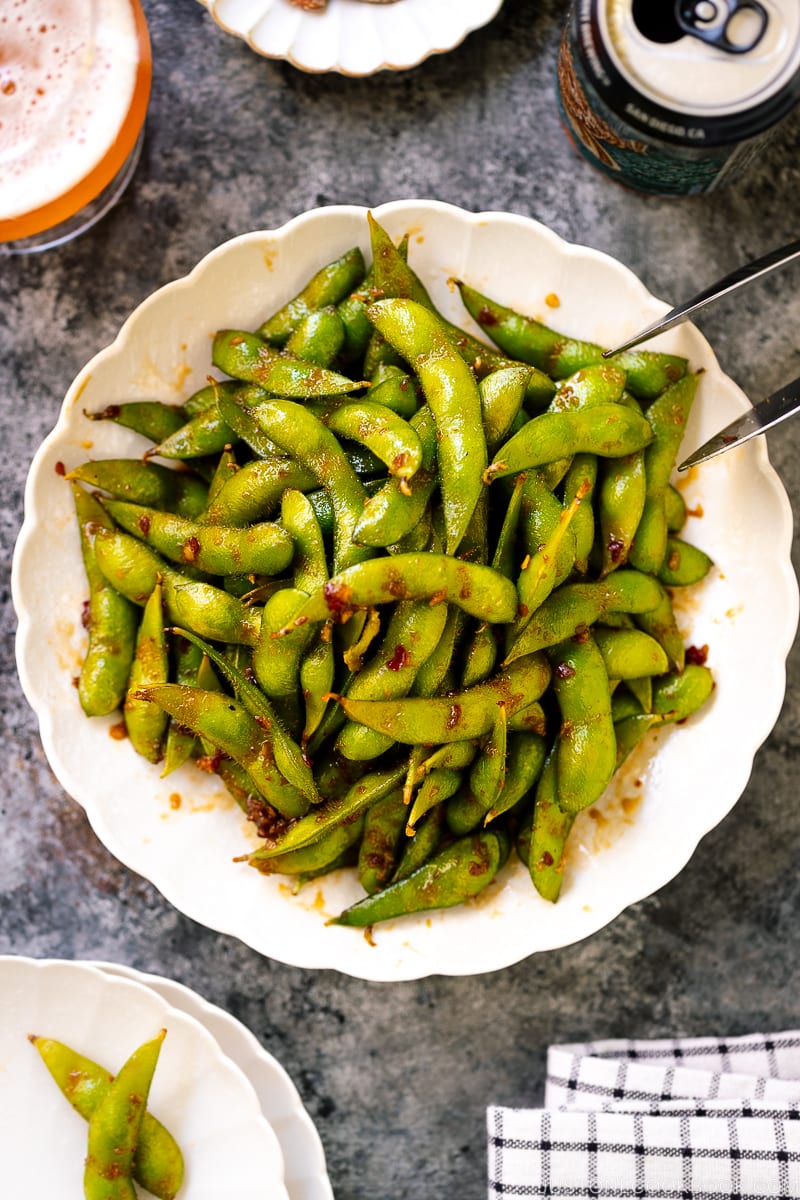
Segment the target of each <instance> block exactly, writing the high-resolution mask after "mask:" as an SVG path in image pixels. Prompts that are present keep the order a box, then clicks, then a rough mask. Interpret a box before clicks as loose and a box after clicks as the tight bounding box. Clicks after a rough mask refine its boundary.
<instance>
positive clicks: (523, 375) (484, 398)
mask: <svg viewBox="0 0 800 1200" xmlns="http://www.w3.org/2000/svg"><path fill="white" fill-rule="evenodd" d="M530 374H531V371H530V367H523V366H514V367H501V368H500V370H498V371H492V373H491V374H490V375H485V376H484V377H483V379H482V380H481V382H480V385H479V388H478V390H479V392H480V397H481V412H482V414H483V428H484V433H485V435H486V449H487V451H488V453H489V454H492V453H494V450H495V449H496V447H497V446H499V445H500V444H501V443H502V442H503V441H504V440H505V439H506V438H507V437H508V436H509V431H510V430H511V426H512V425H513V424H514V420H515V419H516V417H517V416H518V414H519V413H520V412H521V410H522V402H523V400H524V399H525V389H526V387H527V384H528V380H529V379H530Z"/></svg>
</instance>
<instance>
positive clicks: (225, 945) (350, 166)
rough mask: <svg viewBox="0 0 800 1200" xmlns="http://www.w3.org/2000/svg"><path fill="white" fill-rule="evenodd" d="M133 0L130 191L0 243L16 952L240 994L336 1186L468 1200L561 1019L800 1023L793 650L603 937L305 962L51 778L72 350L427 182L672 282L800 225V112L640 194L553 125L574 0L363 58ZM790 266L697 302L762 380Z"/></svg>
mask: <svg viewBox="0 0 800 1200" xmlns="http://www.w3.org/2000/svg"><path fill="white" fill-rule="evenodd" d="M144 6H145V9H146V12H147V16H148V19H149V22H150V30H151V35H152V41H153V50H154V60H155V79H154V87H153V95H152V105H151V110H150V117H149V123H148V137H147V142H146V146H145V151H144V156H143V159H142V162H141V164H140V167H139V170H138V173H137V175H136V178H135V181H134V184H133V186H132V187H131V188H130V190H129V192H128V194H127V195H126V197H125V199H124V201H123V203H122V204H121V205H120V206H119V207H118V208H117V209H116V210H115V211H114V212H113V213H112V214H111V215H110V216H109V217H108V218H107V219H105V220H104V221H103V222H102V223H101V224H100V225H99V226H98V227H96V228H95V230H94V231H93V232H91V233H90V234H88V235H87V236H85V237H84V238H82V239H81V240H79V241H77V242H75V243H73V244H72V245H70V246H67V247H65V248H63V249H60V250H55V251H51V252H49V253H47V254H45V255H42V256H39V257H31V258H28V259H18V260H7V259H5V260H0V300H1V303H0V443H1V444H2V445H3V447H4V451H5V467H4V470H3V477H4V481H5V482H4V485H3V497H2V501H3V502H2V509H0V544H1V545H2V563H3V576H2V580H0V589H1V590H0V606H1V607H2V622H3V624H2V630H3V639H2V645H1V647H0V687H2V693H1V694H0V695H1V698H2V713H1V714H0V721H2V730H3V746H4V755H5V763H6V767H5V770H6V775H5V780H4V787H3V791H2V797H1V798H0V812H1V813H2V837H1V838H0V952H3V953H12V954H27V955H36V956H55V957H68V958H101V959H113V960H118V961H121V962H126V963H129V964H131V965H133V966H136V967H139V968H142V969H144V970H150V971H155V972H160V973H163V974H167V975H170V976H172V977H173V978H175V979H178V980H180V981H182V982H183V983H186V984H188V985H190V986H192V987H194V988H196V989H197V990H198V991H199V992H201V993H202V994H203V995H205V996H206V997H207V998H208V999H209V1000H211V1001H213V1002H215V1003H217V1004H220V1005H222V1006H223V1007H224V1008H227V1009H228V1010H229V1011H231V1012H232V1013H234V1014H235V1015H236V1016H237V1017H239V1018H241V1019H242V1020H243V1021H244V1022H246V1024H247V1025H249V1027H250V1028H251V1029H252V1030H253V1031H254V1032H255V1033H256V1034H257V1035H258V1037H259V1038H260V1039H261V1040H262V1042H263V1044H264V1045H265V1046H266V1047H267V1048H268V1049H269V1050H270V1051H271V1052H272V1053H273V1054H275V1055H276V1056H277V1057H278V1058H279V1059H280V1061H281V1062H282V1063H283V1064H284V1066H285V1067H286V1068H287V1070H288V1071H289V1072H290V1073H291V1075H292V1077H293V1078H294V1080H295V1082H296V1084H297V1086H298V1088H299V1090H300V1092H301V1094H302V1097H303V1100H304V1102H305V1104H306V1105H307V1107H308V1109H309V1111H310V1113H311V1115H312V1117H313V1118H314V1120H315V1122H316V1124H317V1127H318V1129H319V1131H320V1134H321V1136H322V1139H323V1142H324V1145H325V1150H326V1154H327V1159H328V1164H329V1170H330V1177H331V1180H332V1184H333V1187H334V1190H335V1193H336V1196H337V1197H338V1200H376V1198H378V1197H393V1198H394V1200H401V1198H403V1197H410V1198H413V1200H417V1198H420V1200H421V1198H422V1197H426V1198H427V1197H434V1196H458V1197H460V1198H462V1200H476V1198H478V1197H481V1196H483V1195H485V1139H484V1110H485V1106H486V1104H487V1103H488V1102H490V1101H499V1102H505V1103H509V1104H524V1103H526V1102H535V1101H536V1100H537V1099H538V1097H539V1096H540V1091H541V1084H542V1077H543V1068H544V1056H545V1049H546V1046H547V1045H548V1043H549V1042H551V1041H554V1040H565V1039H570V1040H571V1039H583V1038H587V1037H592V1036H596V1037H601V1036H619V1035H624V1034H627V1033H630V1034H636V1035H639V1036H648V1035H651V1036H657V1035H668V1034H670V1033H672V1032H677V1031H683V1032H686V1033H698V1034H700V1033H704V1032H711V1031H720V1032H722V1031H725V1032H728V1033H731V1034H735V1033H741V1032H746V1031H748V1030H750V1029H754V1028H780V1027H787V1026H789V1025H795V1024H797V1021H798V1013H797V1007H796V1003H797V1002H796V997H797V994H798V983H800V979H799V978H798V970H797V951H798V947H800V932H799V930H800V926H799V925H798V920H797V915H798V901H799V900H800V896H799V895H798V882H797V877H796V862H797V859H798V852H799V851H800V816H798V807H797V794H798V793H797V774H796V763H797V757H798V752H799V750H800V736H799V735H798V671H799V669H800V658H798V656H797V653H796V651H795V652H794V653H793V654H792V655H791V656H790V659H789V664H788V689H787V698H786V703H785V705H784V709H783V713H782V716H781V718H780V720H779V721H778V723H777V725H776V728H775V730H774V733H773V734H772V736H771V737H770V738H769V740H768V741H767V743H766V745H765V746H764V747H763V748H762V749H761V751H760V752H759V753H758V755H757V757H756V761H755V765H754V769H753V774H752V778H751V781H750V784H749V786H748V788H747V790H746V792H745V794H744V796H743V797H742V799H741V801H740V802H739V804H738V805H737V806H736V808H735V810H734V811H733V813H732V814H731V815H730V816H729V817H728V818H727V819H726V820H725V821H724V822H723V824H722V825H721V826H720V827H719V828H717V829H716V830H715V831H714V832H713V833H711V834H710V835H709V836H708V837H706V838H705V839H704V841H703V842H702V844H701V845H700V846H699V848H698V849H697V852H696V853H695V855H694V856H693V858H692V860H691V862H690V863H689V864H688V866H687V867H686V869H685V870H684V871H683V872H682V874H681V875H680V877H679V878H678V879H676V880H675V881H674V882H673V883H671V884H670V885H669V886H668V887H665V888H663V889H662V890H661V891H660V892H659V893H658V894H657V895H655V896H652V897H651V898H650V899H648V900H646V901H644V902H642V903H640V904H638V905H636V906H634V907H633V908H631V909H629V910H628V911H627V912H626V913H624V914H623V915H622V916H621V917H619V918H618V919H617V920H616V921H615V922H614V923H613V924H612V925H611V926H610V927H608V928H607V929H605V930H603V931H602V932H600V933H598V934H597V935H595V936H594V937H593V938H591V939H590V940H589V941H587V942H585V943H582V944H579V945H575V946H571V947H568V948H567V949H564V950H561V951H558V952H556V953H551V954H547V955H541V956H535V957H532V958H530V959H528V960H527V961H525V962H522V963H520V964H518V965H517V966H514V967H511V968H509V969H507V970H504V971H502V972H499V973H497V974H493V975H487V976H481V977H476V978H465V979H443V978H432V979H427V980H423V981H421V982H416V983H406V984H400V985H397V986H386V985H374V984H365V983H362V982H359V981H357V980H353V979H349V978H345V977H343V976H340V975H338V974H336V973H333V972H328V973H323V974H315V973H313V972H311V971H303V970H297V969H294V968H290V967H285V966H282V965H280V964H278V963H275V962H271V961H268V960H265V959H262V958H260V957H259V956H257V955H256V954H254V953H253V952H251V951H250V950H248V949H246V948H245V947H244V946H242V945H240V944H239V943H238V942H236V941H235V940H233V939H231V938H229V937H224V936H220V935H218V934H216V933H213V932H211V931H209V930H206V929H204V928H201V927H199V926H197V925H195V924H194V923H192V922H191V921H189V920H187V919H185V918H184V917H182V916H181V915H180V914H179V913H177V912H175V911H174V910H173V909H172V908H170V907H169V906H168V905H167V904H166V902H165V901H164V900H163V899H162V897H161V896H160V895H159V894H158V893H157V892H156V891H155V890H154V889H153V888H152V887H151V886H150V885H149V884H148V883H146V882H145V881H144V880H142V879H140V878H138V877H137V876H134V875H133V874H131V873H130V872H129V871H127V870H126V869H124V868H123V867H121V866H120V865H119V864H118V863H117V862H116V861H115V860H114V859H113V858H112V857H111V856H110V855H109V854H108V853H107V851H106V850H105V849H104V848H103V846H102V845H101V844H100V843H99V842H98V841H97V839H96V837H95V836H94V834H93V833H92V831H91V829H90V828H89V826H88V824H87V822H86V820H85V819H84V817H83V814H82V812H81V810H80V809H79V808H78V806H77V805H76V804H75V803H73V802H72V801H70V800H69V799H68V798H67V797H66V796H65V795H64V793H63V792H62V790H61V788H60V787H59V786H58V784H57V783H56V781H55V780H54V778H53V776H52V774H51V772H50V770H49V768H48V765H47V763H46V761H45V759H44V756H43V753H42V749H41V745H40V742H39V737H38V730H37V724H36V720H35V718H34V716H33V714H32V713H31V711H30V710H29V708H28V706H27V704H26V703H25V701H24V699H23V698H22V696H21V693H20V690H19V685H18V682H17V676H16V669H15V664H14V649H13V637H14V629H15V618H14V613H13V610H12V606H11V600H10V594H9V583H8V571H9V569H10V563H11V556H12V551H13V545H14V540H15V537H16V535H17V531H18V528H19V525H20V522H21V520H22V496H23V487H24V481H25V476H26V472H27V469H28V465H29V462H30V459H31V456H32V455H33V453H34V451H35V450H36V448H37V446H38V445H39V442H40V441H41V439H42V438H43V437H44V436H45V434H46V433H47V432H48V431H49V430H50V428H51V427H52V425H53V424H54V422H55V419H56V415H57V412H58V408H59V405H60V402H61V399H62V396H63V394H64V392H65V391H66V389H67V387H68V385H69V383H70V381H71V380H72V378H73V376H74V375H75V374H76V373H77V371H78V370H79V368H80V367H81V366H82V365H83V364H84V363H85V362H86V361H87V359H88V358H90V357H91V356H92V355H93V354H94V353H95V352H96V351H97V350H98V349H99V348H100V347H102V346H104V345H106V344H107V343H108V342H109V341H111V340H112V338H113V337H114V335H115V333H116V331H117V329H118V327H119V325H120V324H121V322H122V321H123V319H124V318H125V317H126V316H127V315H128V314H129V313H130V311H131V310H132V309H133V308H134V307H135V306H136V305H137V304H138V303H139V302H140V301H141V300H142V299H143V298H144V297H145V296H147V295H148V294H149V293H150V292H151V291H153V290H154V289H155V288H157V287H159V286H160V285H161V284H162V283H165V282H167V281H168V280H171V279H173V278H175V277H177V276H180V275H182V274H184V273H185V272H186V271H187V270H189V269H190V268H191V267H192V266H193V265H194V263H195V262H196V261H197V260H198V259H199V258H201V257H202V256H203V255H204V254H205V253H206V252H207V251H208V250H210V249H211V248H212V247H213V246H215V245H216V244H217V243H219V242H221V241H223V240H224V239H226V238H228V237H230V236H231V235H234V234H238V233H242V232H245V231H247V230H250V229H253V228H258V227H270V226H275V225H279V224H281V223H282V222H284V221H285V220H287V219H288V218H290V217H292V216H294V215H295V214H297V213H299V212H302V211H303V210H305V209H308V208H311V207H314V206H315V205H319V204H331V203H357V204H368V205H377V204H380V203H381V202H383V201H386V200H392V199H398V198H402V197H433V198H436V199H440V200H445V201H451V202H453V203H455V204H459V205H461V206H463V207H465V208H468V209H473V210H479V209H508V210H511V211H513V212H518V213H522V214H526V215H531V216H534V217H537V218H539V219H540V220H542V221H544V222H546V223H547V224H548V225H550V226H551V227H552V228H553V229H555V230H556V231H557V232H558V233H559V234H561V235H562V236H564V237H566V238H568V239H570V240H574V241H579V242H584V243H588V244H590V245H592V246H595V247H597V248H598V249H600V250H604V251H608V252H610V253H612V254H614V255H616V256H617V257H619V258H620V259H622V260H623V261H624V262H625V263H627V264H628V265H629V266H631V267H632V268H633V269H634V270H635V271H636V272H637V273H638V274H639V275H640V276H641V277H642V278H643V280H644V281H645V283H646V284H647V285H648V287H649V288H650V289H651V291H653V292H654V293H655V294H657V295H660V296H663V297H664V298H666V299H671V300H673V301H677V300H678V299H680V298H683V297H684V296H685V295H687V294H689V293H690V292H691V291H693V290H694V289H695V287H696V286H698V285H700V284H701V283H704V282H706V281H708V280H710V279H712V278H714V277H715V276H717V275H718V274H722V273H723V272H724V271H726V270H728V269H731V268H733V267H734V266H735V265H738V264H739V263H740V262H741V261H743V260H744V259H746V258H747V257H749V256H754V255H756V254H758V253H760V252H763V251H765V250H767V249H768V248H770V247H772V246H773V245H776V244H778V243H780V242H782V241H788V240H790V239H791V238H794V237H797V236H798V235H799V233H798V224H797V220H798V207H797V196H798V194H800V161H799V160H798V155H797V144H798V133H799V132H800V125H798V121H797V119H795V120H793V121H791V122H790V123H789V124H788V125H786V126H785V127H784V128H783V129H782V130H781V131H780V132H779V134H778V136H777V137H776V139H775V141H774V142H773V144H772V146H771V147H770V149H769V152H768V153H767V154H765V156H764V157H763V159H762V160H761V162H760V163H759V165H758V166H757V167H756V169H754V170H753V171H751V172H750V174H749V175H748V176H747V178H746V180H743V181H742V182H741V183H739V184H738V185H737V186H736V187H735V188H733V190H730V191H727V192H724V193H720V194H719V195H718V196H714V197H713V198H712V197H704V198H698V199H688V200H681V201H674V200H661V199H655V198H645V197H642V196H639V195H635V194H632V193H629V192H626V191H623V190H622V189H620V188H618V187H617V186H616V185H614V184H612V183H610V182H608V181H607V180H606V179H604V178H603V177H601V176H600V175H598V174H595V173H594V172H593V171H592V170H591V168H590V167H589V166H588V165H586V164H585V163H583V162H582V161H581V160H578V159H577V158H576V157H574V155H573V153H572V152H571V150H570V148H569V146H568V143H567V142H566V140H565V138H564V136H563V134H562V132H561V130H560V127H559V123H558V118H557V114H556V107H555V103H554V93H553V66H554V57H555V51H556V45H557V39H558V34H559V30H560V27H561V24H562V22H563V18H564V9H565V5H564V4H562V3H558V2H557V0H506V3H505V5H504V6H503V9H502V11H501V13H500V14H499V16H498V17H497V18H496V20H495V21H494V22H492V23H491V24H490V25H489V26H488V27H486V28H485V29H484V30H482V31H479V32H476V33H475V34H473V35H471V36H470V37H469V38H468V39H467V40H466V42H465V43H464V44H463V45H462V46H461V47H459V48H458V49H456V50H455V51H453V52H452V53H450V54H448V55H443V56H439V57H435V58H432V59H429V60H428V61H427V62H425V63H424V64H422V65H421V66H420V67H418V68H416V69H414V70H411V71H408V72H406V73H402V74H397V75H391V74H386V73H384V74H380V75H378V76H376V77H373V78H369V79H363V80H354V79H346V78H341V77H337V76H309V75H305V74H303V73H301V72H300V71H298V70H296V69H294V68H293V67H291V66H289V65H288V64H285V63H280V62H271V61H267V60H264V59H261V58H259V57H258V56H256V55H255V54H254V53H253V52H252V51H251V50H250V49H249V48H248V47H247V46H246V45H245V44H244V43H242V42H240V41H239V40H237V39H235V38H233V37H231V36H229V35H226V34H224V33H223V32H222V31H221V30H219V29H218V28H217V27H216V26H215V25H214V24H213V22H212V21H211V19H210V17H209V16H208V14H207V13H206V12H205V10H204V9H203V8H202V7H201V5H200V4H199V3H197V0H144ZM799 281H800V275H798V268H795V269H793V270H787V271H785V272H783V273H781V274H779V275H775V276H773V277H772V278H771V279H769V280H768V281H767V282H765V283H764V284H763V285H761V286H758V287H755V288H753V289H752V290H751V291H750V292H749V293H748V294H747V295H746V296H745V297H744V298H742V299H737V300H736V301H735V302H734V303H732V304H729V305H727V306H721V307H718V308H717V309H716V310H715V311H714V312H713V313H711V314H709V315H707V316H706V317H704V318H703V320H702V322H701V324H702V327H703V329H704V331H705V332H706V333H707V334H708V336H709V337H710V338H711V340H712V343H713V345H714V346H715V349H716V350H717V352H718V355H719V357H720V360H721V362H722V365H723V367H724V368H725V369H726V370H727V371H728V372H729V373H730V374H732V375H733V377H734V378H735V379H736V380H737V381H738V382H739V383H741V384H742V385H743V386H744V387H745V388H746V389H749V390H750V391H751V392H752V394H753V395H754V396H756V395H758V393H761V392H764V391H766V390H772V389H773V388H775V387H777V386H778V385H780V384H781V383H783V382H785V381H787V380H788V379H791V378H793V377H794V376H796V375H798V374H800V301H798V290H799V289H798V282H799ZM799 449H800V423H794V424H790V425H788V426H786V427H784V429H783V430H782V431H780V432H779V433H778V434H777V435H775V436H774V437H773V438H772V440H771V443H770V450H771V456H772V460H773V462H774V463H775V465H776V467H777V469H778V471H779V472H780V474H781V476H782V478H783V480H784V482H785V484H786V488H787V491H788V493H789V495H790V497H791V498H792V499H793V500H794V499H795V498H798V499H800V467H799V466H798V450H799ZM769 538H770V530H769V529H765V530H764V539H765V541H766V542H767V543H768V542H769ZM765 620H769V614H768V613H766V614H765ZM758 653H759V647H758V645H754V646H753V654H754V655H757V654H758ZM741 703H742V704H744V705H746V704H748V703H749V699H748V696H747V695H746V694H743V695H742V697H741Z"/></svg>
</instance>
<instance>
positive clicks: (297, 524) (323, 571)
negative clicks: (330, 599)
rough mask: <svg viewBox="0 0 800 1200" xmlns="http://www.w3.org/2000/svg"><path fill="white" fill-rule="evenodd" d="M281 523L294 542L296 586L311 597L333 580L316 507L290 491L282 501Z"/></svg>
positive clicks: (287, 491) (297, 493)
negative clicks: (329, 580)
mask: <svg viewBox="0 0 800 1200" xmlns="http://www.w3.org/2000/svg"><path fill="white" fill-rule="evenodd" d="M281 521H282V522H283V527H284V529H285V530H286V531H287V533H288V534H290V536H291V538H292V540H293V542H294V558H293V560H292V573H293V577H294V586H295V588H297V590H298V591H300V592H305V593H306V594H307V595H309V594H310V593H311V592H313V591H315V590H316V589H317V588H319V587H323V586H324V585H325V584H326V583H327V581H328V577H329V572H328V563H327V558H326V554H325V540H324V538H323V534H322V529H321V527H320V523H319V519H318V517H317V514H316V512H315V511H314V506H313V504H312V503H311V501H310V500H309V499H308V497H307V496H305V495H303V493H302V492H300V491H298V490H297V489H296V488H287V489H286V491H285V492H284V493H283V498H282V500H281Z"/></svg>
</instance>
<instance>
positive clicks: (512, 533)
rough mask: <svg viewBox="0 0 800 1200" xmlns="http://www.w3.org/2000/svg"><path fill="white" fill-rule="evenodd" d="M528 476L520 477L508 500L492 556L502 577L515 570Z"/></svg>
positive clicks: (494, 565)
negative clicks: (518, 533) (518, 535)
mask: <svg viewBox="0 0 800 1200" xmlns="http://www.w3.org/2000/svg"><path fill="white" fill-rule="evenodd" d="M526 481H527V475H518V476H517V478H516V479H515V480H514V487H513V489H512V491H511V495H510V496H509V498H508V505H507V507H506V511H505V516H504V517H503V524H502V525H501V527H500V533H499V534H498V536H497V543H496V545H495V548H494V554H493V555H492V566H493V567H494V569H495V571H499V572H500V573H501V575H505V576H507V577H510V576H511V574H512V572H513V570H514V556H515V553H516V547H517V530H518V527H519V523H520V516H521V513H522V504H523V496H524V492H523V488H524V485H525V483H526Z"/></svg>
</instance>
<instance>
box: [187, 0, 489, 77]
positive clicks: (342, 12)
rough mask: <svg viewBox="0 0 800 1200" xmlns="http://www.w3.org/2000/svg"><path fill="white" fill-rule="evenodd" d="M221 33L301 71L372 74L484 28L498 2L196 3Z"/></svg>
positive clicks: (402, 66) (411, 63) (413, 61)
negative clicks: (311, 6)
mask: <svg viewBox="0 0 800 1200" xmlns="http://www.w3.org/2000/svg"><path fill="white" fill-rule="evenodd" d="M200 3H201V4H204V5H205V7H206V8H207V9H208V10H209V12H210V14H211V16H212V17H213V18H214V20H215V21H216V23H217V24H218V25H219V26H220V28H221V29H224V30H225V31H226V32H227V33H232V34H235V36H236V37H240V38H242V39H243V40H244V41H245V42H247V43H248V45H249V46H250V47H251V48H252V49H253V50H255V51H256V53H257V54H262V55H264V57H265V58H283V59H286V61H287V62H290V63H291V64H292V65H293V66H295V67H298V68H299V69H300V70H301V71H309V72H315V73H319V72H323V71H338V72H339V73H340V74H342V75H373V74H374V73H375V72H376V71H384V70H389V71H402V70H406V69H407V68H409V67H415V66H417V65H418V64H419V63H421V62H423V61H424V60H425V59H426V58H428V57H429V56H430V55H431V54H443V53H445V52H446V51H448V50H453V49H454V48H455V47H456V46H458V45H459V44H460V43H461V42H462V41H463V40H464V38H465V37H466V36H467V34H468V33H472V31H473V30H475V29H479V28H480V27H481V26H483V25H486V24H488V22H489V21H491V20H492V18H493V17H495V16H496V15H497V13H498V12H499V11H500V6H501V4H502V0H395V2H394V3H386V0H383V2H382V3H372V4H369V3H365V2H364V0H329V3H328V6H327V8H325V10H324V11H319V12H310V11H306V10H304V9H302V8H299V7H298V6H297V5H295V4H291V3H290V0H200Z"/></svg>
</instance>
